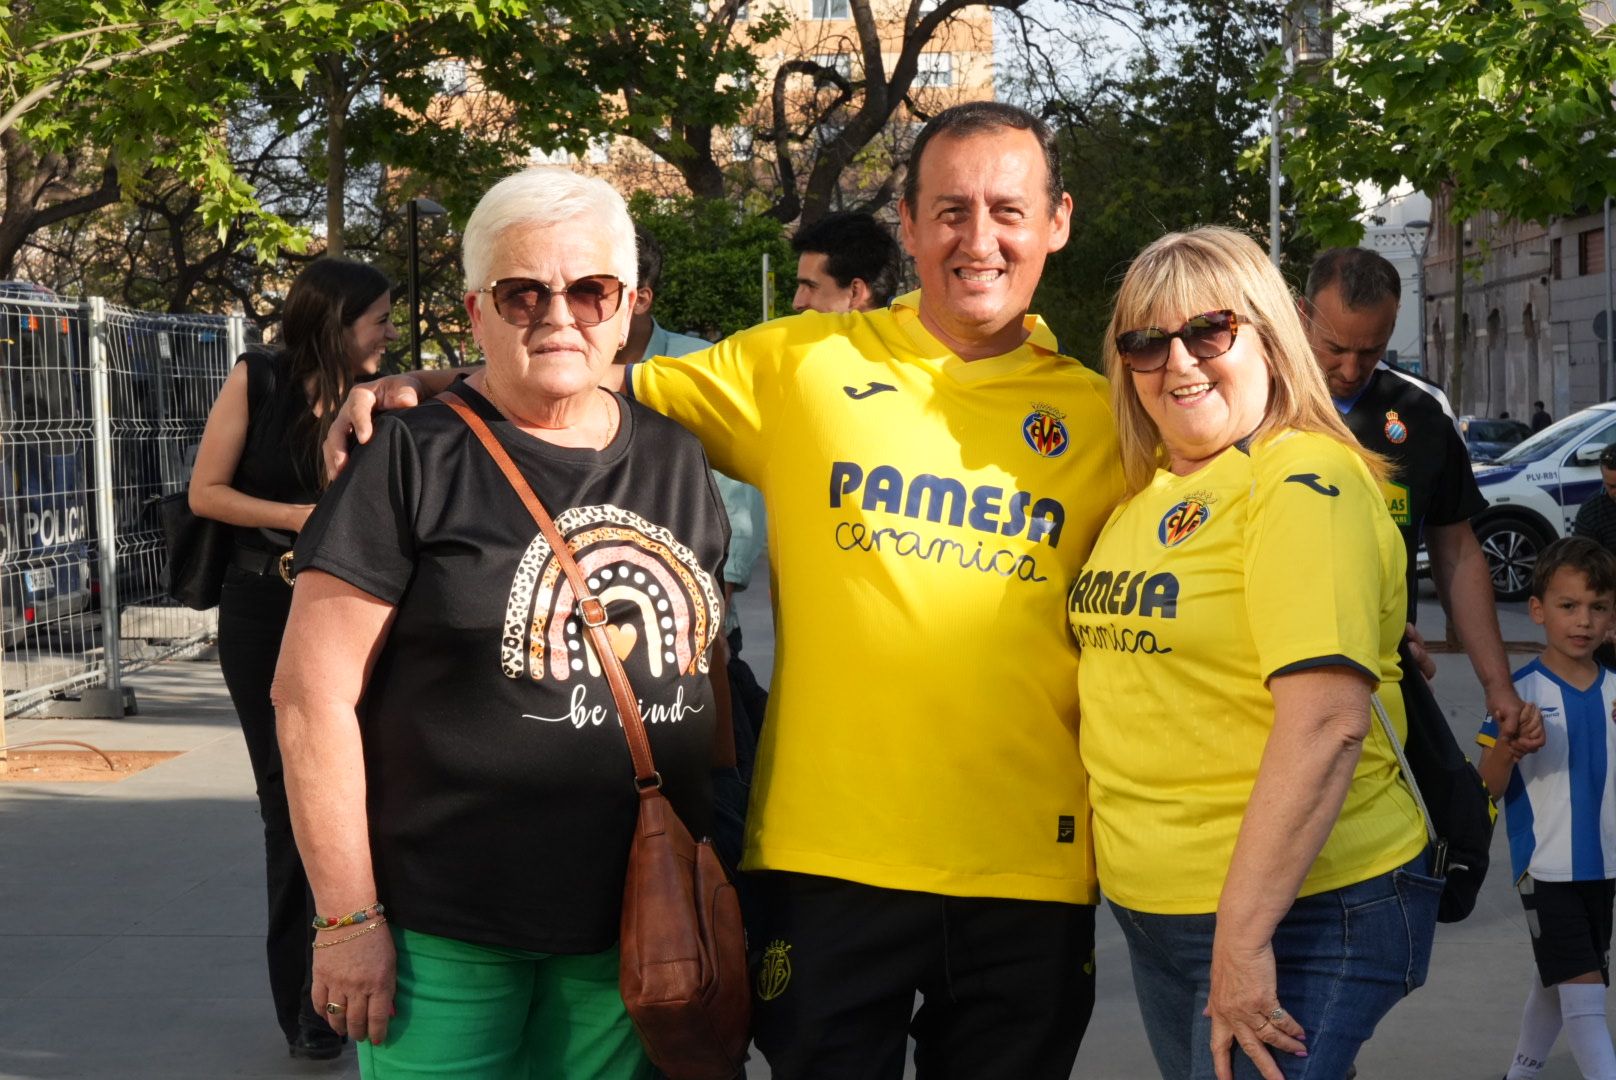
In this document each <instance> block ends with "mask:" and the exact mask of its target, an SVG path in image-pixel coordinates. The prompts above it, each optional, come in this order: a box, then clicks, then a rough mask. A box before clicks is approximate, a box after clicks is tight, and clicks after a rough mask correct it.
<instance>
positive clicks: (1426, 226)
mask: <svg viewBox="0 0 1616 1080" xmlns="http://www.w3.org/2000/svg"><path fill="white" fill-rule="evenodd" d="M1416 237H1418V238H1419V246H1418V247H1416V246H1415V238H1416ZM1403 239H1404V240H1405V241H1407V243H1408V250H1409V253H1410V254H1412V255H1413V256H1414V281H1415V285H1414V289H1415V291H1416V292H1417V293H1418V296H1417V297H1416V298H1415V306H1414V311H1415V313H1416V314H1417V315H1418V316H1419V319H1420V378H1422V379H1429V378H1430V377H1431V373H1430V371H1428V370H1427V369H1426V366H1425V252H1426V249H1427V248H1429V247H1430V245H1431V223H1430V222H1429V221H1425V220H1423V219H1419V218H1417V219H1415V220H1414V221H1405V222H1403Z"/></svg>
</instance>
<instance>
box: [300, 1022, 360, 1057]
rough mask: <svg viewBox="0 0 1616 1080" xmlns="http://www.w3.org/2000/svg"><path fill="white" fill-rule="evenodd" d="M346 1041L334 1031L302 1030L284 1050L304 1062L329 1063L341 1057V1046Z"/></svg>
mask: <svg viewBox="0 0 1616 1080" xmlns="http://www.w3.org/2000/svg"><path fill="white" fill-rule="evenodd" d="M347 1041H348V1040H347V1039H345V1038H343V1037H342V1036H341V1035H338V1034H337V1033H336V1032H335V1031H330V1030H327V1031H313V1030H310V1029H308V1028H304V1029H303V1030H301V1031H299V1032H298V1033H297V1038H295V1039H293V1040H292V1041H291V1042H289V1043H287V1044H286V1050H287V1053H289V1054H291V1055H292V1056H293V1057H295V1058H302V1059H303V1060H304V1061H331V1060H332V1059H334V1058H337V1057H340V1056H341V1055H342V1044H343V1043H345V1042H347Z"/></svg>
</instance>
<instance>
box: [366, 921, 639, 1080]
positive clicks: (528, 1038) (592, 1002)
mask: <svg viewBox="0 0 1616 1080" xmlns="http://www.w3.org/2000/svg"><path fill="white" fill-rule="evenodd" d="M392 931H393V941H394V943H395V944H396V945H397V946H398V989H397V992H396V994H395V996H394V1004H395V1007H396V1008H397V1010H398V1012H397V1015H396V1016H394V1017H393V1019H392V1021H391V1023H389V1025H388V1028H387V1041H386V1042H384V1043H382V1045H380V1046H372V1045H371V1044H370V1043H368V1042H363V1043H360V1044H359V1048H358V1049H359V1073H360V1075H361V1076H362V1077H364V1078H365V1080H417V1078H421V1077H460V1078H464V1080H548V1078H551V1077H554V1078H556V1080H644V1078H647V1077H649V1076H650V1075H651V1064H650V1062H649V1061H647V1060H646V1057H645V1051H644V1049H642V1048H641V1046H640V1039H639V1036H638V1035H636V1034H635V1033H634V1026H633V1024H631V1023H630V1022H629V1018H628V1013H627V1012H626V1011H625V1010H624V1008H623V998H622V995H621V994H619V993H618V989H617V949H616V947H613V948H611V949H608V950H607V951H606V952H603V953H595V954H593V955H589V956H559V955H555V954H551V953H535V952H523V951H521V950H520V949H497V948H490V947H488V946H484V945H468V944H466V943H465V942H461V941H453V940H450V939H449V938H442V937H434V936H432V935H430V934H417V933H415V932H414V931H411V930H402V929H399V928H398V927H393V928H392Z"/></svg>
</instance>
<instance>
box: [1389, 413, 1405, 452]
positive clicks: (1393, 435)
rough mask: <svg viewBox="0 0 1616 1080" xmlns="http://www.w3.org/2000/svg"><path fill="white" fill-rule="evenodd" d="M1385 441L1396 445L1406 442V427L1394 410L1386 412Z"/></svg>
mask: <svg viewBox="0 0 1616 1080" xmlns="http://www.w3.org/2000/svg"><path fill="white" fill-rule="evenodd" d="M1386 441H1387V442H1390V443H1397V444H1401V443H1404V442H1407V441H1408V425H1407V424H1405V423H1403V421H1402V419H1401V418H1400V417H1399V416H1398V415H1397V411H1396V410H1395V409H1387V410H1386Z"/></svg>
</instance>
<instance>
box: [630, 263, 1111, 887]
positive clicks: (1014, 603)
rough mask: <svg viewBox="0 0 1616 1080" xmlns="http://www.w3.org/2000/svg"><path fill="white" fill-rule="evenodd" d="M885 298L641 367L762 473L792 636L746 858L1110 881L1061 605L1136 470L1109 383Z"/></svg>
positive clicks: (751, 473)
mask: <svg viewBox="0 0 1616 1080" xmlns="http://www.w3.org/2000/svg"><path fill="white" fill-rule="evenodd" d="M918 304H919V294H918V293H913V294H910V295H909V296H906V297H903V298H901V299H899V300H898V301H897V303H896V304H895V305H894V306H893V307H892V308H890V309H887V310H882V311H875V312H868V313H850V314H843V315H825V314H819V313H814V312H807V313H804V314H801V315H796V316H792V317H790V318H785V319H778V320H775V321H773V322H770V323H766V324H764V325H762V326H758V327H755V328H753V329H751V330H747V331H745V332H743V333H740V334H736V335H735V336H733V337H731V338H728V339H726V340H725V341H722V342H720V343H719V344H718V345H716V346H714V347H713V348H711V349H709V350H707V351H705V352H699V353H693V354H691V355H689V356H682V357H678V358H676V359H659V360H657V362H656V363H654V364H645V365H640V366H637V367H635V368H633V369H632V373H631V385H632V390H633V393H634V395H635V396H636V397H638V398H639V399H640V400H641V401H644V402H645V403H647V404H649V405H650V406H652V407H653V408H655V409H657V410H659V411H661V412H663V413H665V414H667V415H668V416H671V417H673V418H674V419H676V420H678V421H679V422H680V423H682V424H684V425H685V426H687V427H689V428H690V429H691V430H692V431H694V432H695V433H696V434H697V435H698V436H700V437H701V440H702V442H703V443H704V444H705V445H706V447H707V452H708V454H709V456H710V457H711V458H712V463H713V466H714V467H715V468H717V469H719V470H720V471H722V472H725V473H727V474H729V475H730V476H734V477H736V478H738V479H741V480H744V481H746V482H747V483H749V484H754V485H756V486H757V487H759V488H760V489H762V491H763V495H764V501H765V503H766V504H767V511H768V535H769V558H770V565H771V567H772V568H773V574H774V589H775V612H776V624H777V625H776V628H777V642H776V647H775V668H774V678H773V684H772V693H771V695H770V698H769V710H768V720H767V725H766V727H765V728H764V732H763V744H762V746H761V747H760V748H759V752H758V761H757V771H756V775H755V777H754V780H753V795H752V806H751V811H750V814H749V820H748V825H747V856H746V862H745V865H746V866H747V867H748V868H749V869H770V870H791V871H796V872H799V873H806V874H819V875H824V876H827V877H835V878H841V879H843V880H847V881H857V882H861V883H864V884H868V885H875V886H879V887H883V888H895V889H912V890H919V891H925V892H935V893H943V894H947V895H953V896H988V897H1010V898H1024V899H1032V900H1060V901H1068V902H1089V903H1092V902H1094V901H1095V900H1096V899H1097V895H1096V891H1095V884H1094V871H1093V858H1092V855H1091V853H1090V851H1089V839H1088V837H1089V830H1088V804H1087V802H1086V792H1085V784H1084V780H1083V773H1082V764H1081V761H1080V757H1079V752H1078V745H1077V653H1076V650H1074V649H1073V648H1072V644H1071V639H1070V637H1069V636H1068V634H1067V632H1066V628H1065V626H1064V625H1063V620H1062V619H1061V610H1062V604H1063V603H1064V602H1065V598H1066V592H1067V589H1068V588H1070V586H1071V583H1072V580H1073V578H1074V577H1075V576H1076V572H1077V569H1078V567H1080V566H1082V565H1083V561H1084V559H1086V558H1087V556H1088V551H1089V547H1090V545H1091V544H1092V543H1093V542H1094V537H1095V535H1096V533H1098V532H1099V528H1100V525H1101V523H1102V522H1103V521H1104V520H1105V518H1106V516H1107V515H1108V514H1109V513H1110V511H1111V508H1112V507H1113V506H1114V505H1115V504H1116V500H1117V499H1118V498H1119V497H1120V494H1121V489H1122V477H1121V470H1120V467H1119V465H1118V458H1117V441H1116V435H1115V432H1114V429H1113V426H1112V422H1111V417H1110V411H1109V406H1108V401H1107V391H1106V385H1105V381H1104V380H1103V379H1101V378H1100V377H1099V376H1098V375H1095V374H1094V373H1093V372H1091V371H1089V370H1088V369H1086V368H1084V367H1083V366H1082V365H1080V364H1078V363H1076V362H1074V361H1072V360H1069V359H1066V358H1064V357H1061V356H1059V355H1057V353H1056V351H1055V340H1054V336H1053V335H1052V334H1051V333H1050V332H1049V330H1048V328H1047V327H1045V326H1044V325H1043V323H1042V322H1041V321H1040V320H1038V319H1037V318H1036V317H1032V316H1029V318H1028V329H1029V332H1030V337H1029V339H1028V341H1027V342H1026V343H1025V344H1023V345H1022V346H1021V347H1019V348H1017V349H1015V350H1014V351H1013V352H1010V353H1007V354H1006V355H1004V356H999V357H994V358H991V359H986V360H978V361H974V362H971V363H966V362H964V361H962V360H960V359H959V357H957V356H955V355H953V354H952V353H951V352H950V351H949V350H948V349H947V348H946V347H945V346H944V345H942V344H941V343H940V342H938V341H937V339H936V338H934V337H933V336H932V335H931V334H930V333H928V332H927V331H926V329H925V328H924V326H922V324H921V322H920V319H919V316H918V313H917V308H918Z"/></svg>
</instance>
